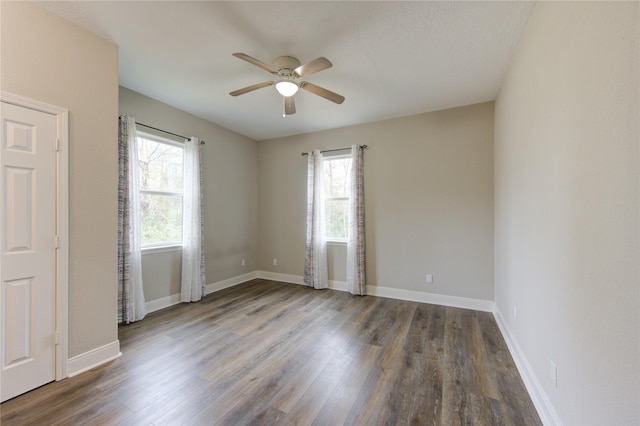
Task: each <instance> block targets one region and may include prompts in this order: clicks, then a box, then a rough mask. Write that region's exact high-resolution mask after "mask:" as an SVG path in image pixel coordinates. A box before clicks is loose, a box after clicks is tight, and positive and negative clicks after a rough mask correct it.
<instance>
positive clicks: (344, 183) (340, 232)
mask: <svg viewBox="0 0 640 426" xmlns="http://www.w3.org/2000/svg"><path fill="white" fill-rule="evenodd" d="M323 168H324V183H323V186H324V197H325V200H324V202H325V232H326V238H328V239H333V240H338V239H346V238H347V236H348V233H347V230H348V227H349V190H350V185H349V170H350V168H351V159H350V158H336V159H331V158H329V159H325V160H324V162H323Z"/></svg>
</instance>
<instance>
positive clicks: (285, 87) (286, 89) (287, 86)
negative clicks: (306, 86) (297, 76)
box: [276, 80, 298, 97]
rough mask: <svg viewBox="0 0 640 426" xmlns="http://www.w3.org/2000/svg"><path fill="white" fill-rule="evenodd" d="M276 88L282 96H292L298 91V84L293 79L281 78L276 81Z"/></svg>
mask: <svg viewBox="0 0 640 426" xmlns="http://www.w3.org/2000/svg"><path fill="white" fill-rule="evenodd" d="M276 90H277V91H278V93H280V94H281V95H282V96H285V97H286V96H293V95H295V94H296V92H297V91H298V85H297V84H296V83H294V82H293V81H289V80H282V81H279V82H277V83H276Z"/></svg>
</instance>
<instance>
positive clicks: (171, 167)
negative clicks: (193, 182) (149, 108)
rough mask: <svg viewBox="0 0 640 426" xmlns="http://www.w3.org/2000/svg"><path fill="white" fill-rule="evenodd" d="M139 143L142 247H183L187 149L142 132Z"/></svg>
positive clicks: (139, 135)
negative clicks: (183, 193)
mask: <svg viewBox="0 0 640 426" xmlns="http://www.w3.org/2000/svg"><path fill="white" fill-rule="evenodd" d="M137 141H138V164H139V179H140V182H139V183H140V234H141V236H140V240H141V246H142V247H144V248H149V247H158V246H168V245H179V244H182V192H183V176H182V174H183V171H182V170H183V165H184V147H183V146H182V144H180V143H178V142H173V141H171V140H168V139H164V138H161V137H158V136H155V135H150V134H146V133H140V132H138V137H137Z"/></svg>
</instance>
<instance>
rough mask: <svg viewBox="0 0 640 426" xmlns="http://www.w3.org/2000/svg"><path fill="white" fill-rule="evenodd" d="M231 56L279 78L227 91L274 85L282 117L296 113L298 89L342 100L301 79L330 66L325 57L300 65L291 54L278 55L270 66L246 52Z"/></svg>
mask: <svg viewBox="0 0 640 426" xmlns="http://www.w3.org/2000/svg"><path fill="white" fill-rule="evenodd" d="M233 56H235V57H236V58H239V59H242V60H243V61H247V62H249V63H250V64H252V65H255V66H257V67H260V68H262V69H263V70H265V71H267V72H268V73H270V74H273V75H275V76H278V77H279V79H278V81H265V82H262V83H257V84H253V85H251V86H247V87H244V88H242V89H238V90H234V91H233V92H231V93H229V94H230V95H231V96H239V95H244V94H245V93H248V92H252V91H254V90H257V89H261V88H263V87H267V86H275V88H276V90H277V91H278V93H280V94H281V95H282V96H283V98H284V114H282V116H283V117H286V116H287V115H291V114H295V113H296V105H295V100H294V98H293V95H295V94H296V92H297V91H298V89H303V90H306V91H308V92H310V93H313V94H314V95H317V96H320V97H322V98H325V99H327V100H329V101H331V102H335V103H336V104H341V103H342V102H344V96H342V95H339V94H337V93H334V92H332V91H330V90H327V89H324V88H322V87H320V86H316V85H315V84H311V83H309V82H306V81H302V80H301V79H302V78H303V77H306V76H308V75H311V74H314V73H316V72H319V71H322V70H325V69H327V68H331V67H332V66H333V64H332V63H331V62H330V61H329V60H328V59H327V58H324V57H320V58H317V59H314V60H313V61H311V62H308V63H306V64H304V65H302V64H301V62H300V61H299V60H298V59H296V58H294V57H292V56H279V57H277V58H276V59H275V60H274V61H273V66H271V65H269V64H266V63H264V62H262V61H260V60H258V59H255V58H253V57H251V56H249V55H247V54H246V53H234V54H233Z"/></svg>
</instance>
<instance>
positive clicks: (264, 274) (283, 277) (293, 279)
mask: <svg viewBox="0 0 640 426" xmlns="http://www.w3.org/2000/svg"><path fill="white" fill-rule="evenodd" d="M257 275H258V276H257V278H262V279H264V280H271V281H282V282H283V283H289V284H300V285H306V284H305V283H304V279H303V278H302V277H301V276H300V275H288V274H279V273H277V272H269V271H257Z"/></svg>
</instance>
